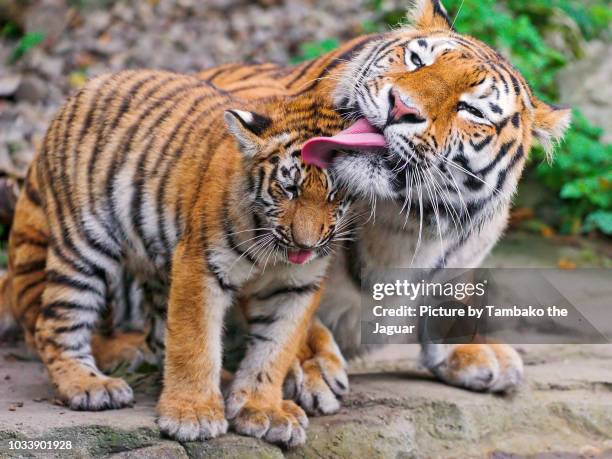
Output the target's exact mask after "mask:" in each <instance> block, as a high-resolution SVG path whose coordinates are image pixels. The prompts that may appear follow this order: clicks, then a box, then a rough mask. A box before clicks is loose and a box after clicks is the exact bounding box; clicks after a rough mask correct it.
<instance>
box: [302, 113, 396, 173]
mask: <svg viewBox="0 0 612 459" xmlns="http://www.w3.org/2000/svg"><path fill="white" fill-rule="evenodd" d="M385 148H387V142H386V141H385V137H384V136H383V134H382V133H381V131H380V130H379V129H377V128H376V127H374V126H372V125H371V124H370V122H369V121H368V120H367V119H365V118H360V119H358V120H357V121H356V122H355V123H353V124H352V125H351V126H349V127H348V128H346V129H345V130H344V131H342V132H339V133H338V134H336V135H334V136H332V137H314V138H312V139H310V140H309V141H308V142H306V143H305V144H304V146H303V147H302V158H303V159H304V162H305V163H306V164H314V165H315V166H318V167H322V168H324V169H325V168H327V167H329V165H330V163H331V161H332V160H333V158H334V155H333V152H334V151H337V150H368V151H371V150H376V149H380V150H384V149H385Z"/></svg>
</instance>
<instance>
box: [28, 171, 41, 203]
mask: <svg viewBox="0 0 612 459" xmlns="http://www.w3.org/2000/svg"><path fill="white" fill-rule="evenodd" d="M25 193H26V196H27V197H28V199H29V200H30V201H32V203H33V204H35V205H36V206H38V207H40V206H42V199H41V197H40V194H39V193H38V191H37V190H35V189H34V185H33V184H32V180H31V179H30V177H29V175H28V178H26V182H25Z"/></svg>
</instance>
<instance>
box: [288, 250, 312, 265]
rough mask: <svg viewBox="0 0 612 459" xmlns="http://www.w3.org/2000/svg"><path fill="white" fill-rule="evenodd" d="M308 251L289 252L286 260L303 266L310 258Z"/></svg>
mask: <svg viewBox="0 0 612 459" xmlns="http://www.w3.org/2000/svg"><path fill="white" fill-rule="evenodd" d="M310 254H311V251H310V250H290V251H289V253H288V255H287V258H289V261H290V262H291V263H295V264H296V265H303V264H304V263H306V261H307V260H308V259H309V258H310Z"/></svg>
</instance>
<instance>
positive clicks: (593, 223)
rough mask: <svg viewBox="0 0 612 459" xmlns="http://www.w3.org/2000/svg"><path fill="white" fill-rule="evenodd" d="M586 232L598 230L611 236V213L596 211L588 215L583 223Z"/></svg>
mask: <svg viewBox="0 0 612 459" xmlns="http://www.w3.org/2000/svg"><path fill="white" fill-rule="evenodd" d="M585 229H586V230H587V231H589V230H592V229H599V230H600V231H601V232H602V233H604V234H608V235H612V211H606V210H598V211H597V212H593V213H592V214H589V216H588V217H587V219H586V222H585Z"/></svg>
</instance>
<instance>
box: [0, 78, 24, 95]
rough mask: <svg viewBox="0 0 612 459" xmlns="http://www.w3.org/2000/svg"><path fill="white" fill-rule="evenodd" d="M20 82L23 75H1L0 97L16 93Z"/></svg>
mask: <svg viewBox="0 0 612 459" xmlns="http://www.w3.org/2000/svg"><path fill="white" fill-rule="evenodd" d="M20 83H21V75H15V74H5V75H0V97H10V96H12V95H13V94H15V91H17V88H18V87H19V84H20Z"/></svg>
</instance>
